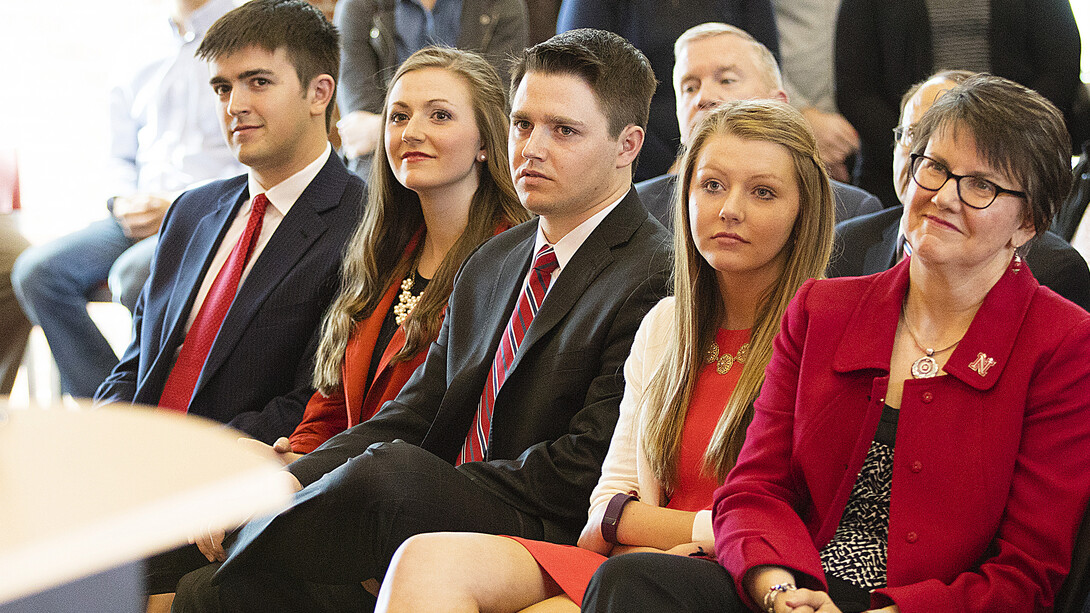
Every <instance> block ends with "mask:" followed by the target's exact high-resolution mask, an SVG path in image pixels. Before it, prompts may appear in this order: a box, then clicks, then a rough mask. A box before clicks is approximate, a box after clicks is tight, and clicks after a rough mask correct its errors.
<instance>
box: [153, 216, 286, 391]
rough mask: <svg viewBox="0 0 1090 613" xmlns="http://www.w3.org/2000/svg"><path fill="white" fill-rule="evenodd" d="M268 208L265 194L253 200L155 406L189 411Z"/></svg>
mask: <svg viewBox="0 0 1090 613" xmlns="http://www.w3.org/2000/svg"><path fill="white" fill-rule="evenodd" d="M268 205H269V199H268V198H266V197H265V194H258V195H257V196H255V197H254V201H253V205H252V206H251V209H250V218H249V219H248V220H247V221H246V230H245V231H243V233H242V237H241V238H239V239H238V242H237V243H235V247H234V248H233V249H231V253H230V255H228V256H227V261H226V262H224V263H223V268H221V269H220V272H219V274H218V275H216V279H215V281H213V282H212V285H211V287H209V288H208V295H206V296H205V297H204V302H203V303H202V304H201V309H200V310H199V311H197V317H195V318H194V319H193V325H192V326H190V327H189V332H187V333H186V335H185V341H184V342H183V343H182V350H181V351H179V352H178V360H177V361H175V362H174V368H172V369H171V371H170V376H169V377H168V378H167V382H166V385H164V386H163V395H162V396H160V397H159V406H162V407H164V408H167V409H172V410H175V411H180V412H182V413H185V412H186V411H188V410H189V401H190V400H191V399H192V397H193V389H194V388H195V387H196V386H197V379H198V378H200V376H201V370H202V369H203V368H204V362H205V360H207V359H208V351H209V350H210V349H212V341H214V340H216V334H218V333H219V330H220V326H221V325H222V324H223V318H224V317H225V316H226V315H227V310H228V309H230V308H231V303H232V302H233V301H234V299H235V293H236V292H237V291H238V283H239V280H240V279H241V278H242V271H243V270H245V269H246V263H247V262H248V261H249V260H250V255H251V254H253V252H254V245H256V244H257V237H258V236H259V235H260V234H261V223H262V221H263V220H264V218H265V208H266V207H267V206H268Z"/></svg>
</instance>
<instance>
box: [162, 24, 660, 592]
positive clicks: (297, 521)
mask: <svg viewBox="0 0 1090 613" xmlns="http://www.w3.org/2000/svg"><path fill="white" fill-rule="evenodd" d="M654 83H655V81H654V74H653V73H652V71H651V67H650V65H649V64H648V62H647V60H646V58H644V57H643V55H642V54H641V53H640V52H639V51H637V50H636V49H635V48H634V47H632V45H630V44H629V43H628V42H627V41H625V40H624V39H622V38H620V37H619V36H617V35H615V34H611V33H608V32H602V31H597V30H572V31H570V32H565V33H564V34H560V35H557V36H556V37H554V38H552V39H550V40H548V41H545V42H543V43H541V44H539V45H536V46H534V47H533V48H531V49H529V50H527V51H526V52H525V53H524V55H523V57H522V59H521V61H520V62H519V64H518V65H517V66H516V68H515V70H514V74H513V77H512V90H513V91H512V111H511V127H510V135H509V141H508V142H509V153H510V157H511V169H512V172H513V175H514V179H515V187H516V190H517V191H518V195H519V198H520V200H521V201H522V203H523V204H524V205H525V206H526V208H527V209H529V210H530V211H531V212H533V213H537V214H538V215H539V216H540V217H539V218H538V219H536V220H534V221H531V222H528V223H526V224H523V225H520V226H517V227H515V228H512V229H511V230H508V231H507V232H504V233H503V234H500V235H498V236H496V237H494V238H493V239H492V240H490V241H488V242H486V243H485V244H484V245H482V246H481V247H480V249H479V250H478V251H477V252H476V253H474V254H473V255H471V256H470V257H469V258H468V259H467V260H466V263H465V265H464V266H463V268H462V270H461V271H460V272H459V274H458V277H457V279H456V280H455V284H454V290H453V292H452V293H451V296H450V301H449V309H448V311H447V316H446V319H445V320H444V322H443V327H442V329H441V331H440V333H439V338H438V340H437V341H436V342H435V343H434V344H433V345H432V346H431V348H430V350H429V352H428V357H427V360H426V361H425V363H424V364H423V365H422V366H421V367H420V369H419V370H417V371H416V373H415V374H414V375H413V377H412V379H410V380H409V382H408V383H407V384H406V385H405V387H404V389H403V390H402V391H401V393H400V394H399V395H398V396H397V398H396V399H394V400H393V401H391V402H389V403H387V404H386V405H385V406H384V407H383V408H382V409H381V410H380V411H379V413H378V414H377V415H375V417H373V418H372V419H370V420H369V421H367V422H364V423H362V424H360V425H358V426H356V427H353V428H351V429H349V430H347V431H345V432H344V433H342V434H340V435H337V436H335V437H333V438H332V439H330V440H329V441H328V442H327V443H326V444H324V445H322V446H321V447H319V448H318V449H317V450H315V451H314V452H312V453H310V454H308V455H307V456H304V457H303V458H301V459H299V460H297V461H296V462H294V463H293V464H291V465H290V466H289V467H288V469H287V470H288V472H289V473H290V475H291V476H292V478H293V479H294V483H295V485H296V486H297V487H298V489H301V490H302V491H301V492H299V493H298V494H297V495H296V499H295V503H294V504H293V505H292V507H291V508H290V509H288V510H287V511H284V512H283V513H281V514H279V515H277V516H275V517H272V518H266V519H261V520H257V521H254V522H251V523H250V524H249V525H247V526H246V527H244V528H243V529H242V530H241V531H240V532H239V534H238V538H237V540H236V541H235V542H234V544H233V545H231V546H230V547H229V549H228V556H227V560H226V562H225V563H224V564H223V566H222V567H221V568H220V570H219V572H218V573H217V574H216V575H215V577H214V579H210V577H209V575H210V572H209V569H202V570H201V571H196V572H195V573H191V574H190V575H187V576H186V577H185V578H183V580H182V582H181V583H180V584H179V585H178V596H177V599H176V600H175V601H174V607H175V610H178V611H189V610H217V609H221V608H222V609H224V610H247V609H250V610H262V611H277V610H283V611H286V610H308V611H309V610H318V609H325V610H331V609H332V610H340V609H341V608H344V609H347V610H351V609H353V608H355V609H356V610H359V608H361V607H362V606H365V604H364V603H365V600H364V596H365V595H364V594H362V589H361V588H360V584H361V582H365V583H366V582H369V581H370V580H381V578H382V576H383V575H384V573H385V571H386V568H387V566H388V564H389V561H390V558H391V557H392V555H393V553H394V551H395V550H396V549H397V547H398V546H399V545H400V544H401V542H402V541H404V540H405V539H407V538H408V537H410V536H412V535H414V534H419V533H421V532H433V531H441V530H459V531H467V530H468V531H474V532H488V533H493V534H511V535H519V536H523V537H527V538H532V539H545V540H550V541H555V542H561V543H572V544H574V543H575V541H576V539H577V537H578V534H579V530H580V528H581V527H582V525H583V523H584V521H585V520H586V512H587V504H588V500H589V497H590V492H591V489H592V488H593V486H594V484H595V483H597V480H598V476H599V474H600V472H601V464H602V461H603V460H604V458H605V453H606V450H607V448H608V446H609V441H610V438H611V437H612V433H613V428H614V426H615V425H616V420H617V415H618V411H619V406H620V401H621V396H622V394H623V390H624V378H623V374H622V366H623V364H624V360H625V359H626V357H627V355H628V352H629V348H630V345H631V343H632V339H633V337H634V335H635V332H636V329H637V328H638V326H639V324H640V321H641V320H642V319H643V316H644V315H645V314H646V312H647V311H648V310H649V309H650V308H651V307H652V306H653V305H654V304H655V303H656V302H657V301H658V300H659V299H661V298H662V297H663V296H665V294H666V292H667V287H668V278H669V269H670V254H669V242H670V237H669V235H668V234H667V232H666V231H665V229H664V228H663V227H662V226H661V225H660V224H659V223H658V222H657V221H655V220H654V218H652V217H651V216H650V215H648V213H647V211H646V210H645V209H644V208H643V206H642V205H641V204H640V201H639V197H638V196H637V195H636V193H635V190H633V189H632V186H631V181H632V164H633V163H634V161H635V159H636V157H637V155H638V154H639V151H640V147H641V146H642V144H643V135H644V126H645V125H646V122H647V116H648V107H649V105H650V99H651V92H652V91H653V90H654ZM550 251H551V252H553V255H554V256H555V257H553V258H551V259H550V258H549V257H548V254H549V252H550ZM543 287H544V289H542V288H543ZM534 288H536V289H534ZM526 292H530V293H531V294H532V295H533V296H534V297H533V301H534V302H535V303H536V304H538V305H539V306H538V307H535V308H536V309H537V310H536V314H535V312H534V309H533V308H525V309H524V308H523V307H524V301H527V300H528V297H527V296H528V295H529V294H527V293H526ZM542 295H544V298H542ZM523 334H524V336H523ZM512 338H514V339H515V340H514V341H512V340H511V339H512ZM512 345H513V347H514V348H513V350H512V351H508V349H509V348H510V347H511V346H512ZM486 406H490V407H491V417H490V418H488V417H486V416H485V407H486ZM479 432H483V433H484V435H483V436H481V437H477V433H479ZM477 444H480V448H476V445H477ZM215 583H219V585H218V588H217V586H216V585H214V584H215ZM318 584H326V585H325V586H321V585H318ZM331 584H332V585H335V586H336V587H329V586H330V585H331Z"/></svg>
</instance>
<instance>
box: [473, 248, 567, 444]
mask: <svg viewBox="0 0 1090 613" xmlns="http://www.w3.org/2000/svg"><path fill="white" fill-rule="evenodd" d="M559 266H560V264H559V263H558V262H557V261H556V254H555V253H554V252H553V248H552V245H545V246H543V247H542V248H541V250H540V251H538V252H537V257H536V258H534V268H533V270H532V271H531V272H530V279H529V281H528V282H527V283H526V287H524V288H523V289H522V294H521V295H520V296H519V301H518V304H517V305H515V311H514V312H513V313H511V321H509V322H507V329H506V330H504V333H503V337H502V338H501V339H500V346H499V347H497V348H496V357H495V358H494V359H493V360H492V369H491V370H489V372H488V379H487V380H486V381H485V382H484V392H483V393H482V394H481V402H480V404H479V405H478V406H477V415H476V416H475V417H474V418H473V425H472V426H470V428H469V433H468V434H467V435H466V442H465V443H464V444H463V445H462V453H461V454H459V456H458V464H463V463H465V462H479V461H481V460H484V458H485V455H486V454H487V453H488V434H489V432H490V431H491V430H492V409H493V408H494V407H495V404H496V395H497V394H499V392H500V387H502V386H503V382H504V381H506V380H507V375H508V373H509V372H510V369H511V364H512V363H513V362H514V361H515V354H516V353H517V352H518V350H519V344H520V343H522V339H523V337H525V336H526V330H527V329H528V328H529V327H530V324H531V323H532V322H533V321H534V316H535V315H537V310H538V308H539V307H540V306H541V301H542V300H545V292H547V291H548V290H549V284H550V283H551V282H552V273H553V270H555V269H556V268H558V267H559Z"/></svg>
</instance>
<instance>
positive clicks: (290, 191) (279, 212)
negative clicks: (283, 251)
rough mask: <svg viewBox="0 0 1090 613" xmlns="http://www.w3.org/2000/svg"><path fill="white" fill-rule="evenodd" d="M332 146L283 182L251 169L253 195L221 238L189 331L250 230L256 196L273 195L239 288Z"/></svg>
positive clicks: (322, 163) (269, 197)
mask: <svg viewBox="0 0 1090 613" xmlns="http://www.w3.org/2000/svg"><path fill="white" fill-rule="evenodd" d="M332 151H333V149H332V147H330V146H329V144H328V143H327V144H326V146H325V150H324V151H323V152H322V154H321V155H319V156H318V157H317V158H316V159H315V160H314V161H313V162H311V163H310V164H307V166H306V167H304V168H303V169H302V170H300V171H299V172H297V173H295V174H293V175H292V176H290V177H288V178H287V179H284V180H283V181H281V182H280V183H277V184H276V185H274V186H272V187H270V188H268V189H265V188H264V187H262V185H261V184H260V183H258V181H257V178H256V177H254V172H253V170H251V171H250V172H249V188H248V189H249V193H250V199H249V200H248V201H246V203H245V204H243V205H242V206H241V207H239V209H238V212H237V213H236V214H235V219H234V221H232V222H231V227H229V228H228V229H227V234H226V235H224V237H223V240H222V241H221V242H220V246H219V248H218V249H217V250H216V255H215V257H214V258H212V265H211V266H209V267H208V272H206V273H205V275H204V279H202V280H201V289H200V291H198V292H197V299H196V300H194V301H193V307H192V308H191V309H190V310H189V318H188V320H187V321H186V324H185V329H186V332H188V331H189V327H190V326H192V325H193V320H194V319H195V318H196V317H197V313H198V312H199V311H200V310H201V305H202V304H204V299H205V297H206V296H208V290H209V289H210V288H211V287H212V282H213V281H214V280H215V279H216V275H218V274H219V272H220V269H222V268H223V265H224V264H225V263H226V262H227V257H228V256H229V255H231V250H232V249H234V248H235V244H236V243H238V240H239V238H241V237H242V233H243V232H245V231H246V223H247V222H248V221H249V219H250V210H251V209H252V208H253V200H254V197H255V196H257V195H258V194H262V193H263V194H265V197H266V198H268V199H269V206H268V207H266V208H265V217H263V218H262V221H261V233H260V234H258V235H257V242H256V243H255V244H254V251H253V254H252V255H251V256H250V260H249V261H248V262H246V268H245V269H243V271H242V278H241V279H239V282H238V286H239V289H241V288H242V284H243V283H244V282H245V281H246V276H247V275H249V274H250V270H251V269H252V268H253V267H254V262H256V261H257V258H258V257H260V256H261V252H262V251H263V250H264V249H265V245H266V244H268V242H269V239H270V238H272V235H273V233H274V232H276V229H277V228H278V227H280V222H281V221H283V219H284V217H285V216H287V214H288V211H290V210H291V207H292V206H293V205H294V204H295V201H296V200H298V199H299V196H300V195H302V193H303V190H305V189H306V188H307V186H308V185H310V183H311V181H313V180H314V177H316V176H317V175H318V172H319V171H321V170H322V167H323V166H325V163H326V161H327V160H329V156H330V155H331V154H332Z"/></svg>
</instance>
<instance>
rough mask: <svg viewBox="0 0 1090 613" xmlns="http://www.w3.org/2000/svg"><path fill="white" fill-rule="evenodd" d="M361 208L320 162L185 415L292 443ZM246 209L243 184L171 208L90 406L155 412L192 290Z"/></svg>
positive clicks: (341, 174)
mask: <svg viewBox="0 0 1090 613" xmlns="http://www.w3.org/2000/svg"><path fill="white" fill-rule="evenodd" d="M363 198H364V185H363V181H362V180H360V179H359V178H358V177H356V176H355V175H352V174H350V173H349V172H348V171H347V170H346V169H345V167H344V164H343V163H342V162H341V161H340V159H338V158H337V156H336V155H331V156H330V157H329V160H328V161H327V162H326V164H325V166H323V167H322V169H321V170H320V171H319V172H318V175H317V176H316V177H315V178H314V180H313V181H311V183H310V185H308V186H307V188H306V189H305V190H304V191H303V193H302V195H300V196H299V199H298V200H296V202H295V204H294V205H292V207H291V209H290V210H289V211H288V214H287V216H285V217H284V219H283V220H282V221H281V222H280V225H279V226H278V227H277V229H276V232H274V233H273V235H272V237H271V238H270V239H269V242H268V243H267V244H266V245H265V248H264V249H263V250H262V252H261V254H260V255H259V256H258V258H257V260H256V261H255V262H254V264H253V267H252V268H251V269H250V272H249V274H248V275H247V276H246V279H245V280H243V283H242V285H241V286H240V287H239V290H238V294H237V295H236V296H235V301H234V302H233V303H232V305H231V308H230V310H229V311H228V312H227V316H226V317H225V318H224V320H223V325H222V327H221V328H220V331H219V335H218V336H217V337H216V340H215V342H214V343H213V344H212V348H211V350H210V351H209V354H208V359H207V361H206V362H205V366H204V370H202V371H201V375H200V378H199V379H198V380H197V386H196V388H195V390H194V392H193V398H192V400H190V404H189V413H190V414H192V415H201V416H203V417H208V418H210V419H214V420H216V421H220V422H223V423H227V424H229V425H231V426H234V427H236V428H238V429H240V430H242V431H244V432H246V433H248V434H250V435H251V436H253V437H255V438H257V439H259V440H262V441H265V442H267V443H271V442H273V441H274V440H276V438H277V437H279V436H287V435H289V434H291V432H292V430H293V429H294V428H295V426H296V425H297V424H298V423H299V421H300V419H302V416H303V407H304V406H305V405H306V402H307V399H309V397H310V395H311V394H312V393H313V389H311V388H310V378H311V374H312V369H313V356H314V353H315V349H316V346H317V339H318V328H319V324H320V322H321V317H322V315H323V314H324V313H325V310H326V308H327V307H328V306H329V303H330V302H331V301H332V299H333V296H334V295H335V292H336V291H337V288H338V283H339V274H340V264H341V259H342V257H343V252H344V246H345V243H346V242H347V241H348V238H349V236H350V235H351V233H352V231H353V229H354V228H355V227H356V223H357V221H358V219H359V216H360V212H361V211H362V206H363V204H362V203H363ZM248 199H249V193H248V188H247V178H246V176H245V175H242V176H238V177H235V178H233V179H227V180H224V181H217V182H214V183H210V184H208V185H205V186H203V187H200V188H197V189H194V190H191V191H188V192H186V193H184V194H182V195H181V196H180V197H179V198H178V200H177V201H176V202H175V203H174V205H173V206H171V207H170V210H169V212H168V213H167V216H166V219H164V221H163V227H162V230H161V231H160V234H159V245H158V247H157V248H156V252H155V258H154V259H153V261H152V268H151V276H150V277H149V279H148V282H147V283H146V284H145V285H144V289H143V291H142V292H141V294H140V298H139V299H138V301H137V304H136V310H135V312H134V313H133V340H132V343H131V344H130V345H129V347H128V349H126V350H125V354H124V355H123V356H122V358H121V361H120V363H118V365H117V367H116V368H114V371H113V372H112V373H111V374H110V376H109V377H107V378H106V381H104V382H103V383H102V385H101V386H100V387H99V388H98V391H97V392H96V393H95V400H96V401H97V402H133V403H143V404H152V405H154V404H158V402H159V397H160V396H161V395H162V392H163V386H164V385H165V384H166V380H167V377H168V376H169V375H170V370H171V368H172V367H173V365H174V360H175V357H176V355H177V352H178V348H179V347H180V346H181V344H182V341H183V340H184V339H185V324H186V320H187V319H188V317H189V312H190V310H191V309H192V306H193V302H194V300H195V298H196V295H197V291H198V290H199V288H200V284H201V280H202V279H203V278H204V276H205V272H206V271H207V270H208V267H209V266H210V265H211V262H212V258H213V256H214V255H215V253H216V250H217V249H218V248H219V244H220V242H221V241H222V240H223V236H224V234H225V233H226V231H227V228H228V227H229V226H230V225H231V222H232V220H233V219H234V218H235V215H236V213H237V211H238V209H239V207H240V206H241V205H242V204H243V203H244V202H246V201H247V200H248ZM293 390H294V391H295V394H294V395H292V394H291V392H293ZM303 395H305V396H306V397H305V398H304V397H303Z"/></svg>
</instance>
